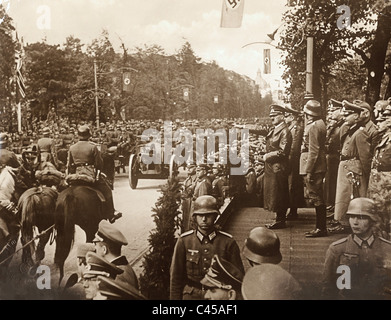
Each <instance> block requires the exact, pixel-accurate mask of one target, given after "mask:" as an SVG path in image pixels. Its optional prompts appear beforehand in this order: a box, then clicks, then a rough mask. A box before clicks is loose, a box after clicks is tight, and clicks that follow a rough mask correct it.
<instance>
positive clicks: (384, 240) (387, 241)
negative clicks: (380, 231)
mask: <svg viewBox="0 0 391 320" xmlns="http://www.w3.org/2000/svg"><path fill="white" fill-rule="evenodd" d="M379 239H380V240H381V241H383V242H385V243H388V244H391V241H390V240H387V239H384V238H382V237H379Z"/></svg>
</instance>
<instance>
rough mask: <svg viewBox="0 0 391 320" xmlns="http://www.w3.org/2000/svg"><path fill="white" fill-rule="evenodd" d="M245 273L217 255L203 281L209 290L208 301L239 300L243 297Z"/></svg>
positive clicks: (206, 296)
mask: <svg viewBox="0 0 391 320" xmlns="http://www.w3.org/2000/svg"><path fill="white" fill-rule="evenodd" d="M242 280H243V273H242V271H240V270H239V269H238V268H237V267H235V266H234V265H233V264H232V263H230V262H229V261H227V260H225V259H222V258H219V256H218V255H217V254H216V255H214V256H213V258H212V262H211V265H210V267H209V269H208V272H207V273H206V275H205V277H204V278H203V279H202V280H201V284H202V285H204V286H205V287H206V288H207V290H206V293H205V299H206V300H238V299H239V298H240V295H241V287H242Z"/></svg>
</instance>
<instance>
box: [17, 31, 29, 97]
mask: <svg viewBox="0 0 391 320" xmlns="http://www.w3.org/2000/svg"><path fill="white" fill-rule="evenodd" d="M16 40H17V45H18V46H19V48H20V49H18V48H16V50H15V63H16V84H17V92H19V94H20V96H21V97H22V98H25V97H26V85H25V79H24V77H23V75H22V66H23V55H24V52H23V49H24V48H23V38H22V40H21V41H19V37H18V33H16Z"/></svg>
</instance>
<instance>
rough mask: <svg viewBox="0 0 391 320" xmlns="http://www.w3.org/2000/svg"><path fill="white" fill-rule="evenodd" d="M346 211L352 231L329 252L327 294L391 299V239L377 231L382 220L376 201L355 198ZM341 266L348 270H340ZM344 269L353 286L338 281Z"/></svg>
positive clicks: (326, 277) (328, 296) (326, 273)
mask: <svg viewBox="0 0 391 320" xmlns="http://www.w3.org/2000/svg"><path fill="white" fill-rule="evenodd" d="M346 214H347V216H348V217H349V223H350V226H351V229H352V234H350V235H349V236H348V237H347V238H343V239H341V240H338V241H335V242H333V243H332V244H331V245H330V246H329V248H328V250H327V252H326V259H325V265H324V278H323V295H324V296H325V298H331V299H335V298H338V297H339V298H342V299H354V300H358V299H390V298H391V296H390V293H391V242H390V241H388V240H386V239H384V238H382V237H379V236H378V235H377V234H376V232H374V227H375V225H376V222H377V221H378V215H377V213H376V208H375V203H374V201H372V200H371V199H368V198H355V199H353V200H352V201H351V202H350V203H349V207H348V210H347V212H346ZM341 266H342V268H343V270H345V272H344V271H340V270H339V268H340V267H341ZM347 269H348V272H347V271H346V270H347ZM342 272H344V275H345V280H347V279H346V277H349V278H350V279H349V284H350V286H349V287H348V286H346V285H345V286H341V283H340V284H339V285H338V281H337V279H338V278H339V277H340V276H341V273H342ZM342 277H343V276H342ZM341 282H344V283H345V284H347V283H348V281H341Z"/></svg>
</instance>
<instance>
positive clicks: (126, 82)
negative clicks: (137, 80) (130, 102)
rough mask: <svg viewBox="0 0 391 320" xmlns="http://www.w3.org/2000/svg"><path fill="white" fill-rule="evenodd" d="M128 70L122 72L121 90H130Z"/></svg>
mask: <svg viewBox="0 0 391 320" xmlns="http://www.w3.org/2000/svg"><path fill="white" fill-rule="evenodd" d="M130 83H131V81H130V72H124V73H123V74H122V90H123V91H128V92H129V91H131V90H132V88H131V86H130Z"/></svg>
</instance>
